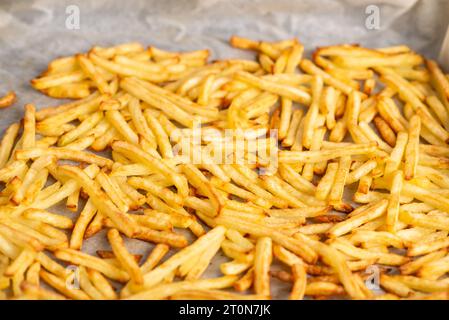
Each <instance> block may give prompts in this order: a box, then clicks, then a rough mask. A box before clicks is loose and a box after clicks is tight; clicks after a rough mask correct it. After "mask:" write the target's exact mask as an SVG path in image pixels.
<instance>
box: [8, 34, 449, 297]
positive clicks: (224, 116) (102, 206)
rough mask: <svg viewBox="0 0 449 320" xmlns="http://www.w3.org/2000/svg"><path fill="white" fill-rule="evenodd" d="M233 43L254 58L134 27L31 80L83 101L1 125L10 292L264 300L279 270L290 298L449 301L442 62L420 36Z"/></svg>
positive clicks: (448, 137)
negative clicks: (381, 41)
mask: <svg viewBox="0 0 449 320" xmlns="http://www.w3.org/2000/svg"><path fill="white" fill-rule="evenodd" d="M230 44H231V45H232V46H234V47H236V48H241V49H245V50H253V51H256V52H257V54H258V57H257V60H256V61H251V60H243V59H228V60H218V61H214V62H210V63H209V62H208V58H209V50H196V51H191V52H168V51H165V50H162V49H159V48H156V47H149V48H145V47H144V46H142V45H141V44H139V43H134V42H133V43H126V44H122V45H118V46H114V47H109V48H106V47H98V46H95V47H93V48H92V49H91V50H90V51H89V52H87V53H79V54H76V55H74V56H69V57H63V58H59V59H56V60H54V61H52V62H51V63H50V64H49V65H48V70H47V71H45V72H44V73H43V74H42V76H40V77H38V78H36V79H33V80H32V81H31V84H32V86H33V87H34V88H35V89H36V90H39V91H41V92H42V93H44V94H47V95H48V96H50V97H54V98H72V99H76V100H74V101H72V102H69V103H65V104H62V105H58V106H52V107H48V108H40V107H39V106H37V107H36V106H34V105H33V104H26V105H25V108H24V109H25V111H24V116H23V120H22V121H21V122H18V123H14V124H12V125H10V126H9V127H8V128H7V130H6V131H5V133H4V135H3V138H2V140H1V143H0V181H1V182H2V190H0V298H2V299H3V298H4V297H6V298H13V299H65V298H68V299H83V300H84V299H85V300H88V299H97V300H101V299H118V298H126V299H270V298H272V297H275V296H274V294H273V293H274V290H271V287H272V283H271V279H270V277H271V276H274V277H276V278H278V279H279V280H282V281H283V282H286V283H288V285H291V289H290V294H289V295H288V297H289V298H290V299H292V300H299V299H307V298H314V299H322V298H327V297H333V298H352V299H447V289H448V286H449V282H448V280H447V275H448V273H449V260H448V257H449V256H448V251H449V237H448V232H449V200H448V199H447V197H448V195H449V147H447V146H446V144H447V142H448V141H449V131H448V130H449V123H448V121H449V113H448V110H449V82H448V79H447V77H446V75H445V73H444V71H443V70H441V69H440V68H439V66H438V65H437V64H436V62H434V61H432V60H424V58H423V57H421V56H420V55H418V54H417V53H415V52H413V51H412V50H411V49H410V48H408V47H406V46H396V47H389V48H380V49H367V48H362V47H359V46H357V45H334V46H329V47H321V48H317V50H316V51H315V52H314V53H313V56H312V58H311V59H310V60H309V59H307V58H304V57H303V54H304V46H303V45H302V44H301V43H300V42H299V41H298V40H296V39H289V40H285V41H279V42H267V41H254V40H250V39H246V38H242V37H238V36H233V37H232V38H231V40H230ZM14 100H15V94H14V93H9V94H7V95H6V96H5V97H3V98H0V108H3V107H7V106H8V105H10V104H12V103H13V102H14ZM328 131H329V132H328ZM279 142H280V143H281V146H282V147H281V148H280V147H278V144H279ZM88 149H90V150H88ZM3 185H4V186H3ZM60 203H62V205H63V206H65V207H66V209H67V210H68V211H71V212H72V214H73V213H75V215H74V219H73V220H72V218H69V217H67V216H66V215H63V214H60V212H59V210H60V207H59V206H58V207H55V206H56V205H58V204H60ZM179 229H187V230H185V231H182V230H181V231H180V230H179ZM101 231H104V232H101ZM187 232H190V233H191V234H192V237H190V236H187V235H186V233H187ZM91 237H94V239H93V240H92V241H97V239H101V237H105V238H106V239H107V241H108V243H109V245H110V247H111V248H110V249H106V250H104V249H105V248H101V249H102V250H96V253H97V255H96V256H95V255H92V254H89V253H88V252H91V250H90V249H91V248H90V246H91V245H90V243H89V242H90V241H91V240H87V243H86V239H89V238H91ZM192 239H193V240H192ZM137 241H140V242H150V243H154V247H153V246H152V247H151V251H150V252H148V254H147V252H143V251H142V252H140V251H139V252H137V251H138V249H135V248H134V243H136V242H137ZM142 246H145V247H144V248H145V249H149V248H150V247H149V246H147V245H146V244H142ZM142 246H140V245H139V248H142ZM86 247H87V248H86ZM98 249H99V248H98ZM111 249H112V250H111ZM172 249H176V250H177V251H175V252H171V250H172ZM131 252H133V253H134V252H135V254H132V253H131ZM165 256H167V257H168V258H165ZM217 256H222V257H220V259H221V260H220V262H219V271H220V272H221V274H222V276H219V277H216V278H210V277H209V276H208V275H209V274H210V273H209V272H208V271H209V268H211V267H210V265H215V264H216V261H215V257H217ZM142 257H145V260H144V261H142V262H141V258H142ZM274 261H278V262H280V263H281V264H283V265H285V266H286V267H288V268H289V270H290V271H285V270H281V271H279V270H275V268H276V266H272V264H273V262H274ZM66 266H68V267H67V268H66ZM374 266H376V267H377V268H379V270H380V271H379V284H380V286H381V287H382V289H383V290H384V291H385V294H382V295H378V294H377V293H374V292H372V291H370V290H369V289H368V285H367V284H366V283H365V282H364V280H365V279H366V276H365V275H364V273H368V271H369V270H371V268H372V267H374ZM386 267H388V268H394V269H395V272H394V273H391V274H390V273H387V272H385V271H384V270H385V268H386ZM114 282H119V283H122V284H123V286H118V288H115V286H116V285H113V284H112V283H114ZM43 283H45V285H47V286H45V285H43ZM73 283H76V284H79V288H78V289H76V288H73V286H72V285H71V284H73ZM227 288H233V289H234V290H235V291H237V292H239V294H236V293H232V292H229V291H224V290H222V289H227Z"/></svg>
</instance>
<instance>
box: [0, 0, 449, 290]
mask: <svg viewBox="0 0 449 320" xmlns="http://www.w3.org/2000/svg"><path fill="white" fill-rule="evenodd" d="M70 5H75V6H77V7H78V8H79V10H80V25H79V29H73V30H72V29H70V28H67V25H66V22H67V18H68V16H69V14H70V13H71V12H67V11H66V10H67V7H68V6H70ZM370 5H375V6H377V8H378V9H379V13H380V15H379V28H378V29H369V28H367V27H366V19H367V18H368V15H369V13H368V14H367V13H366V8H367V7H368V6H370ZM448 17H449V0H425V1H424V0H396V1H394V0H360V1H357V0H341V1H335V0H334V1H331V0H303V1H294V0H253V1H250V0H248V1H244V0H230V1H224V0H190V1H187V0H185V1H184V0H179V1H176V0H163V1H157V0H148V1H144V0H124V1H123V0H117V1H105V0H96V1H82V0H61V1H51V0H32V1H27V0H22V1H20V0H19V1H17V0H0V95H3V94H5V93H6V92H7V91H9V90H14V91H16V93H17V94H18V102H17V103H16V104H15V105H14V106H13V107H11V108H8V109H6V110H1V111H0V132H3V131H4V129H5V128H6V127H7V126H8V125H9V124H11V123H12V122H14V121H18V120H20V118H21V117H22V115H23V105H24V104H25V103H34V104H35V105H36V107H37V108H38V109H39V108H41V107H45V106H49V105H56V104H58V103H60V101H57V100H53V99H50V98H48V97H46V96H44V95H42V94H40V93H38V92H36V91H34V90H33V89H32V88H31V87H30V85H29V80H31V79H32V78H34V77H35V76H36V75H38V74H39V73H40V72H42V71H43V70H45V68H46V65H47V63H48V62H49V61H50V60H51V59H54V58H56V57H59V56H64V55H72V54H74V53H77V52H84V51H86V50H88V49H89V48H90V47H91V46H93V45H101V46H108V45H114V44H119V43H123V42H128V41H140V42H142V43H143V44H148V45H150V44H151V45H156V46H160V47H161V48H164V49H172V50H191V49H199V48H209V49H211V51H212V53H213V58H228V57H249V56H251V55H250V54H249V53H247V52H242V51H240V50H236V49H233V48H231V47H230V46H229V45H228V39H229V37H230V36H231V35H234V34H237V35H241V36H246V37H251V38H255V39H264V40H281V39H286V38H291V37H298V38H299V39H300V41H301V42H302V43H304V45H305V46H306V49H307V50H308V51H311V50H313V49H314V48H315V47H316V46H323V45H329V44H337V43H360V44H361V45H364V46H372V47H383V46H388V45H396V44H407V45H409V46H411V47H412V48H413V49H414V50H416V51H418V52H420V53H422V54H424V55H426V56H429V57H432V58H436V57H437V55H438V52H439V48H440V45H441V43H442V41H443V37H444V35H445V31H446V28H447V26H448V23H449V18H448ZM61 208H62V206H61ZM53 210H58V209H53ZM71 216H72V217H74V218H75V216H76V215H74V214H72V215H71ZM127 245H128V246H129V248H130V250H131V251H133V252H135V253H142V254H144V255H146V254H147V253H148V250H149V248H150V247H149V246H148V244H145V243H143V242H141V241H137V240H132V241H128V242H127ZM107 248H108V244H107V243H106V241H105V240H104V235H103V234H100V235H99V236H96V237H94V238H92V239H89V240H87V241H86V243H85V245H84V247H83V250H85V251H87V252H89V253H91V254H93V253H94V252H95V250H96V249H107ZM219 261H223V258H222V257H221V258H220V257H218V259H216V261H215V262H214V263H213V265H212V266H211V267H210V268H209V271H208V276H210V275H218V272H217V265H218V262H219ZM288 289H289V286H286V285H282V284H281V283H280V282H278V281H276V280H273V290H272V291H273V292H272V293H273V297H274V298H286V297H287V294H288Z"/></svg>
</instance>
